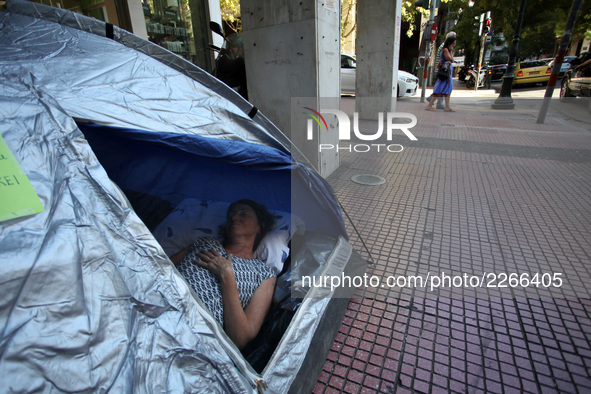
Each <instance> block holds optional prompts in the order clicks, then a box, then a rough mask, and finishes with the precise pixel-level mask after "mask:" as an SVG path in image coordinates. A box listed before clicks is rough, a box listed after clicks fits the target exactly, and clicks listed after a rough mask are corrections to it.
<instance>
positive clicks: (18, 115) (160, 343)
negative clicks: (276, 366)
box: [0, 80, 252, 392]
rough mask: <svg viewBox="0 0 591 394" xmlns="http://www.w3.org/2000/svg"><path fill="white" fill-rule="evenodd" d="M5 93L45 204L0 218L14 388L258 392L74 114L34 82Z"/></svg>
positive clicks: (8, 361)
mask: <svg viewBox="0 0 591 394" xmlns="http://www.w3.org/2000/svg"><path fill="white" fill-rule="evenodd" d="M0 92H1V95H0V100H1V102H2V105H0V115H1V117H2V123H1V129H0V130H1V133H2V137H3V138H4V139H5V141H6V143H7V144H8V146H9V147H10V149H11V151H12V152H13V154H14V155H15V157H16V158H17V160H18V161H19V162H20V163H21V165H22V166H23V168H24V169H25V172H26V173H27V174H28V177H29V179H30V180H31V182H32V183H33V185H34V187H35V191H36V192H37V194H38V195H39V196H40V198H41V201H42V204H43V206H44V207H45V211H44V212H43V213H40V214H37V215H34V216H29V217H25V218H21V219H14V220H11V221H8V222H4V223H1V224H0V253H1V256H2V264H0V270H1V272H0V278H1V279H0V289H1V290H0V294H1V296H0V302H1V305H2V306H1V307H0V327H1V331H0V332H2V339H1V343H2V353H1V358H0V376H2V377H3V378H2V380H3V381H4V382H5V384H7V385H8V386H5V387H4V389H7V390H8V391H11V392H34V391H39V392H52V391H54V390H55V391H69V392H71V391H75V392H85V391H86V392H101V391H110V390H111V391H115V392H129V391H132V390H135V391H139V392H154V391H171V390H172V391H174V390H176V389H177V388H178V387H183V388H184V389H186V390H187V391H197V390H199V389H201V388H203V385H204V383H205V382H207V384H208V385H209V384H211V385H212V387H218V388H219V391H220V392H224V391H226V390H227V391H228V392H241V391H248V390H251V389H252V386H251V384H250V383H249V381H248V380H247V379H246V378H245V377H244V376H243V375H241V374H238V373H235V372H234V370H235V369H234V366H233V365H234V362H233V361H232V360H231V359H230V358H229V357H228V355H227V354H226V353H224V352H223V351H221V349H220V343H219V341H218V340H216V335H217V334H215V326H214V325H212V324H211V322H208V321H207V320H205V319H204V317H203V315H202V314H199V313H198V312H199V311H198V309H194V308H191V307H190V305H189V304H188V303H186V302H183V300H184V299H187V298H188V297H191V295H190V290H189V289H188V288H187V287H186V286H184V283H183V281H182V278H180V277H179V276H178V275H177V274H176V273H175V272H174V269H173V267H172V266H171V265H170V263H169V262H168V261H167V260H166V256H165V255H163V254H162V253H161V248H160V246H159V245H158V244H157V243H156V242H155V240H154V239H153V237H152V236H151V234H150V233H149V232H148V231H147V229H146V227H145V226H144V225H143V223H142V222H141V221H140V220H139V218H138V217H137V216H136V215H135V214H134V212H133V210H132V209H131V208H130V207H129V205H128V203H127V200H126V198H125V196H124V195H123V194H122V193H121V191H120V190H119V189H118V188H117V187H116V186H115V185H114V184H113V183H112V182H111V181H110V180H109V178H108V176H107V174H106V173H105V171H104V170H103V169H102V167H101V166H100V164H99V163H98V161H97V159H96V158H95V157H94V154H93V152H92V151H91V150H90V147H89V146H88V144H87V143H86V142H85V140H84V137H83V135H82V133H81V132H80V131H79V130H78V128H77V127H76V124H75V123H74V121H73V119H72V118H71V117H69V116H68V115H67V114H65V113H64V112H63V111H62V110H61V109H60V108H59V105H58V104H57V103H56V102H55V101H54V100H52V99H51V98H50V97H44V98H41V97H39V96H38V95H36V94H35V93H34V92H31V91H30V90H29V88H28V87H27V86H26V85H24V84H19V83H10V82H9V81H6V80H3V81H2V90H1V91H0ZM7 103H10V105H7ZM23 137H24V138H23ZM89 190H91V191H92V192H89ZM156 327H157V328H158V329H155V328H156ZM188 370H194V371H196V372H193V373H190V374H187V373H184V374H183V373H181V371H188ZM220 375H221V376H223V377H224V379H223V380H221V379H220V378H219V376H220Z"/></svg>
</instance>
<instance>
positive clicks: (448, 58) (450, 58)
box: [443, 48, 454, 63]
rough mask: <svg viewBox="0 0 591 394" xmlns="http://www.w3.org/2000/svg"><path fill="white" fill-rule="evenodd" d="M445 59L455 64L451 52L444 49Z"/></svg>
mask: <svg viewBox="0 0 591 394" xmlns="http://www.w3.org/2000/svg"><path fill="white" fill-rule="evenodd" d="M443 57H444V58H445V60H447V61H450V62H452V63H453V62H454V57H453V56H452V54H451V52H450V51H449V49H447V48H443Z"/></svg>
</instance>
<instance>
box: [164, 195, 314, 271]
mask: <svg viewBox="0 0 591 394" xmlns="http://www.w3.org/2000/svg"><path fill="white" fill-rule="evenodd" d="M229 206H230V203H227V202H217V201H209V200H199V199H194V198H189V199H186V200H184V201H182V202H181V203H180V204H179V205H178V206H177V207H176V208H175V210H174V211H172V212H171V213H170V214H169V215H168V216H167V217H166V218H165V219H164V220H163V221H162V222H161V223H160V224H159V225H158V227H156V229H155V230H154V237H155V238H156V240H157V241H158V242H159V243H160V245H161V246H162V248H163V249H164V252H165V253H166V254H167V255H168V256H172V255H173V254H175V253H176V252H178V251H179V250H181V249H183V248H186V247H187V246H189V245H191V244H192V243H193V242H194V241H195V240H196V239H198V238H201V237H204V236H210V237H214V238H219V229H220V226H221V225H223V224H225V223H226V212H227V210H228V207H229ZM269 211H270V212H271V214H273V217H274V218H275V226H274V227H273V230H271V231H270V232H269V233H268V234H267V235H265V237H264V238H263V240H262V241H261V243H260V245H259V247H258V248H257V250H256V251H255V253H254V256H255V257H256V258H258V259H260V260H262V261H264V262H265V263H266V264H267V265H268V266H269V267H270V268H271V269H273V271H274V272H275V273H276V274H279V272H281V270H282V268H283V263H284V262H285V259H287V256H289V247H288V243H289V240H290V239H291V237H292V235H293V233H295V232H297V231H301V230H303V222H302V220H301V219H300V218H299V217H297V215H291V214H290V213H288V212H282V211H273V210H269ZM292 222H293V223H292ZM292 229H293V232H292Z"/></svg>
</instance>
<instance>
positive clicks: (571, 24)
mask: <svg viewBox="0 0 591 394" xmlns="http://www.w3.org/2000/svg"><path fill="white" fill-rule="evenodd" d="M581 3H582V0H573V5H572V6H571V8H570V15H569V16H568V20H567V21H566V27H565V29H564V35H563V36H562V41H561V42H560V49H559V50H558V55H557V56H556V59H555V60H554V67H553V68H552V75H550V80H549V81H548V86H547V87H546V94H544V100H543V101H542V107H541V108H540V113H539V114H538V121H537V123H544V120H546V113H548V107H549V106H550V100H551V99H552V93H553V92H554V88H555V86H556V81H558V74H559V73H560V66H562V61H563V60H564V54H565V53H566V49H567V48H568V44H569V43H570V38H571V36H572V35H573V29H574V28H575V22H576V21H577V16H578V15H579V11H580V9H581Z"/></svg>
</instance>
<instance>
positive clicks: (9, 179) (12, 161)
mask: <svg viewBox="0 0 591 394" xmlns="http://www.w3.org/2000/svg"><path fill="white" fill-rule="evenodd" d="M43 210H44V209H43V205H41V200H39V196H37V193H35V189H33V185H31V182H30V181H29V178H27V175H26V174H25V172H24V171H23V169H22V168H21V166H20V164H19V163H18V161H16V158H15V157H14V155H13V154H12V152H11V151H10V148H9V147H8V145H6V142H5V141H4V138H2V136H1V135H0V221H5V220H10V219H16V218H19V217H22V216H28V215H33V214H36V213H39V212H43Z"/></svg>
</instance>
